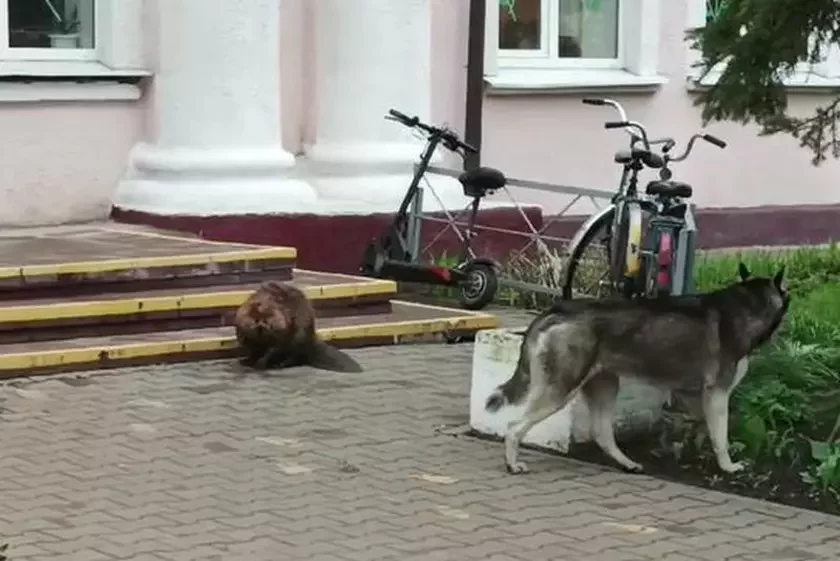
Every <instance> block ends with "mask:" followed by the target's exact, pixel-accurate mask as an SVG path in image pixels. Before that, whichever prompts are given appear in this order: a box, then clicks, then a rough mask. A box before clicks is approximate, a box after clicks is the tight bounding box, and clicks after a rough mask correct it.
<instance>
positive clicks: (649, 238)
mask: <svg viewBox="0 0 840 561" xmlns="http://www.w3.org/2000/svg"><path fill="white" fill-rule="evenodd" d="M584 103H588V104H591V105H610V106H612V107H614V108H615V109H616V110H617V111H618V112H619V114H620V115H621V118H622V120H621V121H620V122H613V123H607V124H606V125H605V127H606V128H622V127H625V130H628V128H630V127H633V128H635V129H636V130H638V131H640V134H641V136H637V135H635V134H632V133H631V139H632V140H631V158H632V156H633V147H634V145H635V144H636V142H638V141H642V142H644V145H645V149H646V150H648V151H649V150H650V145H651V144H660V143H662V144H665V145H666V146H665V147H664V148H663V154H665V156H664V158H661V159H660V160H659V161H658V163H657V164H652V163H648V160H645V157H646V156H649V154H646V156H640V157H639V158H638V159H636V158H632V159H631V160H630V161H629V162H626V163H624V166H623V170H622V175H621V180H620V182H619V188H618V191H617V192H616V194H615V196H614V197H613V199H612V201H611V203H610V204H609V205H608V206H607V207H605V208H603V209H601V210H600V211H598V212H597V213H595V214H593V215H591V216H590V217H589V218H588V219H587V220H586V221H585V222H584V223H583V224H582V225H581V227H580V228H579V229H578V231H577V232H576V233H575V235H574V237H573V238H572V240H571V242H570V244H569V248H568V254H569V255H570V256H572V258H573V259H575V257H574V256H578V258H579V257H580V255H582V252H583V249H584V248H585V246H587V245H588V244H590V243H591V242H592V240H593V239H594V236H595V234H596V233H597V231H598V230H601V229H603V228H606V229H607V230H608V232H609V234H610V247H609V260H610V283H612V285H613V287H615V285H616V283H621V284H622V288H623V289H624V290H623V292H624V295H625V296H628V297H629V296H632V295H634V294H645V295H647V294H648V293H649V291H650V288H651V287H650V284H649V283H650V280H651V279H650V278H649V277H650V276H651V275H652V274H653V271H654V269H653V268H654V267H656V268H657V270H656V273H657V275H662V274H664V275H666V276H664V277H658V278H657V279H656V280H657V283H659V282H663V283H664V286H665V292H667V293H668V294H673V295H678V294H684V293H687V292H691V291H693V290H694V279H693V274H692V271H693V266H694V250H695V244H696V234H697V226H696V223H695V221H694V207H693V205H688V204H685V203H681V202H680V205H682V206H683V208H684V212H682V213H677V214H674V213H672V212H670V210H671V209H672V208H676V206H679V205H675V206H674V207H671V206H669V204H670V203H669V201H671V202H672V201H673V199H665V198H659V199H652V198H649V197H640V196H639V195H638V173H639V171H641V169H643V167H644V166H642V165H641V161H644V162H645V163H647V164H648V166H651V167H659V168H661V170H662V171H661V173H660V177H661V178H662V179H670V176H671V173H670V170H668V167H667V164H668V162H679V161H683V160H685V159H686V158H687V157H688V155H689V154H690V152H691V149H692V147H693V145H694V143H695V141H696V140H697V139H698V138H702V139H704V140H706V141H708V142H710V143H711V144H715V145H717V146H718V147H720V148H723V147H725V146H726V143H725V142H723V141H722V140H719V139H717V138H715V137H713V136H711V135H707V134H695V135H693V136H692V137H691V139H690V140H689V142H688V144H687V147H686V150H685V152H684V153H683V154H682V155H681V156H678V157H672V156H670V155H669V154H668V152H669V151H670V150H671V148H673V146H674V145H675V144H676V143H675V141H674V140H673V139H670V138H665V139H660V140H656V141H649V140H648V138H647V134H646V132H645V130H644V127H643V126H642V125H640V124H639V123H635V122H632V121H628V120H627V116H626V113H625V112H624V109H623V108H622V107H621V105H620V104H619V103H618V102H616V101H613V100H584ZM628 132H629V130H628ZM657 158H658V156H657ZM666 173H667V175H665V174H666ZM677 200H679V199H677ZM660 207H661V208H660ZM644 213H648V214H649V216H650V217H651V218H650V221H649V224H648V227H647V229H646V230H647V232H646V233H644V235H643V228H642V224H643V214H644ZM666 233H667V235H668V236H669V237H668V238H667V239H665V238H664V236H665V234H666ZM625 234H626V239H622V238H623V237H624V235H625ZM660 244H664V246H666V247H667V249H666V250H663V251H660V250H661V249H662V248H661V247H660ZM660 253H663V254H664V253H667V255H660ZM653 258H655V259H656V263H652V262H651V261H649V260H650V259H653ZM646 260H647V261H646ZM643 265H644V266H643ZM663 269H664V270H663ZM575 272H576V266H575V267H572V266H567V267H566V270H565V278H564V285H563V298H566V299H568V298H571V284H572V281H573V277H574V274H575ZM640 273H642V275H641V276H642V281H643V282H644V283H645V285H644V286H643V287H640V286H638V284H636V282H635V281H636V280H637V279H638V278H639V276H640ZM662 279H665V280H664V281H662ZM657 286H659V284H657ZM640 288H641V290H640Z"/></svg>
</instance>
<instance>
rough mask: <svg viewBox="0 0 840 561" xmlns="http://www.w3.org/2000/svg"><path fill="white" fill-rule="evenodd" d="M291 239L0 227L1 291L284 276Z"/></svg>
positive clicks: (32, 293) (9, 294) (45, 293)
mask: <svg viewBox="0 0 840 561" xmlns="http://www.w3.org/2000/svg"><path fill="white" fill-rule="evenodd" d="M296 257H297V252H296V251H295V249H294V248H291V247H263V246H254V245H248V244H237V243H222V242H213V241H208V240H202V239H199V238H195V237H189V236H186V235H183V236H182V235H179V234H172V233H162V232H158V231H151V230H146V229H139V228H132V227H127V226H120V225H116V224H111V223H107V224H102V225H90V226H83V227H58V228H44V229H39V230H25V231H21V232H9V233H3V234H2V235H0V299H5V300H20V299H24V298H62V297H67V296H72V295H83V294H97V293H101V292H118V291H119V292H137V291H141V290H156V289H161V288H173V287H177V288H184V287H195V286H219V285H224V284H241V283H250V282H259V281H262V280H266V279H268V278H272V279H276V280H289V279H290V278H291V276H292V269H293V268H294V265H295V259H296Z"/></svg>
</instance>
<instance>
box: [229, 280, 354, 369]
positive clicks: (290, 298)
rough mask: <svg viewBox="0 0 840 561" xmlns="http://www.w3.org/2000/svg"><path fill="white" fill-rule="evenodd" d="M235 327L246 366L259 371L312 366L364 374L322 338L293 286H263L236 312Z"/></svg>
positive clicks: (312, 313)
mask: <svg viewBox="0 0 840 561" xmlns="http://www.w3.org/2000/svg"><path fill="white" fill-rule="evenodd" d="M235 326H236V339H237V341H238V342H239V346H240V348H241V350H242V352H243V355H244V356H243V357H242V358H241V359H240V363H241V364H242V365H243V366H248V367H252V368H256V369H259V370H265V369H267V368H286V367H290V366H312V367H315V368H320V369H322V370H332V371H334V372H362V367H361V366H360V365H359V363H358V362H356V361H355V360H353V358H351V357H350V356H349V355H347V354H346V353H344V352H342V351H340V350H338V349H336V348H335V347H333V346H332V345H328V344H327V343H325V342H324V341H322V340H321V338H320V337H318V334H317V333H316V331H315V310H314V309H313V308H312V304H311V303H310V302H309V299H308V298H307V297H306V294H304V292H303V291H302V290H300V289H299V288H297V287H295V286H293V285H291V284H288V283H282V282H278V281H266V282H263V283H262V284H260V286H259V288H257V290H256V291H255V292H254V293H253V294H251V295H250V296H249V297H248V298H247V299H246V300H245V302H243V303H242V305H241V306H239V309H237V310H236V317H235Z"/></svg>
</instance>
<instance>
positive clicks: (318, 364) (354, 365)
mask: <svg viewBox="0 0 840 561" xmlns="http://www.w3.org/2000/svg"><path fill="white" fill-rule="evenodd" d="M307 364H308V365H309V366H312V367H314V368H320V369H321V370H331V371H332V372H364V369H363V368H362V366H361V365H360V364H359V363H358V362H356V361H355V360H353V358H352V357H351V356H350V355H348V354H347V353H345V352H343V351H340V350H339V349H336V348H335V347H333V346H332V345H330V344H327V343H325V342H323V341H321V340H320V339H316V341H315V344H314V346H313V348H312V351H311V352H310V353H309V357H308V360H307Z"/></svg>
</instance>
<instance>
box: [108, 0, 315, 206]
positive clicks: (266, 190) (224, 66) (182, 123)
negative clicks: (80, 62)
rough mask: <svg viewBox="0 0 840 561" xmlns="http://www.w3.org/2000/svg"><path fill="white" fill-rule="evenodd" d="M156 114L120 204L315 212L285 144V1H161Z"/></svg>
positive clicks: (135, 152) (136, 153) (132, 161)
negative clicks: (282, 31) (282, 41)
mask: <svg viewBox="0 0 840 561" xmlns="http://www.w3.org/2000/svg"><path fill="white" fill-rule="evenodd" d="M156 4H157V6H158V18H157V22H158V30H157V31H158V35H159V38H158V65H157V71H156V72H155V79H154V80H155V81H154V88H153V89H152V90H151V92H150V93H151V94H152V96H153V98H152V99H151V100H150V102H151V103H150V111H151V116H152V121H153V127H154V128H155V129H156V134H155V135H154V136H155V139H154V141H152V142H142V143H140V144H138V145H137V146H135V148H134V149H133V151H132V154H131V159H130V165H129V171H128V173H127V175H126V178H125V179H124V181H123V182H122V184H121V185H120V187H119V189H118V193H117V196H116V199H115V203H114V204H115V205H117V206H119V207H121V208H125V209H131V210H140V211H146V212H153V213H156V214H190V215H210V214H241V213H250V212H259V213H284V212H307V211H312V210H313V208H314V205H315V203H316V199H317V197H316V194H315V191H314V189H313V188H312V186H311V185H309V184H308V183H306V182H304V181H301V180H298V179H295V178H293V177H291V175H292V173H293V172H294V170H293V166H294V163H295V161H294V157H293V156H292V154H290V153H289V152H287V151H285V150H284V149H283V147H282V145H281V138H282V136H281V131H282V124H281V123H282V121H281V115H280V78H281V77H280V56H281V53H280V3H279V2H278V0H224V1H219V2H208V1H207V0H162V1H160V2H157V3H156Z"/></svg>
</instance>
